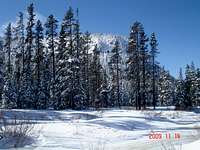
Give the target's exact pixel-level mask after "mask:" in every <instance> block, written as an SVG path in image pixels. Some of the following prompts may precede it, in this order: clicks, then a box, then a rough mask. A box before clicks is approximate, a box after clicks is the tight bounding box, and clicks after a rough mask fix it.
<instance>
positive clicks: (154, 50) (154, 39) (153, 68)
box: [150, 33, 158, 109]
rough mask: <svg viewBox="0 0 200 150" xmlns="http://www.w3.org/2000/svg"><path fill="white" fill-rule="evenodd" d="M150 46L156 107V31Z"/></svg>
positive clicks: (152, 35) (153, 95)
mask: <svg viewBox="0 0 200 150" xmlns="http://www.w3.org/2000/svg"><path fill="white" fill-rule="evenodd" d="M150 46H151V51H150V54H151V59H152V60H151V66H152V72H151V76H152V82H151V83H152V85H151V86H152V99H153V100H152V104H153V107H154V109H155V108H156V102H157V97H158V96H157V92H156V89H157V84H156V83H157V82H156V65H157V64H156V60H155V59H156V56H157V54H158V49H157V46H158V43H157V39H156V36H155V33H152V34H151V39H150Z"/></svg>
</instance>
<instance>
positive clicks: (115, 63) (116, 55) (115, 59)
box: [109, 41, 122, 107]
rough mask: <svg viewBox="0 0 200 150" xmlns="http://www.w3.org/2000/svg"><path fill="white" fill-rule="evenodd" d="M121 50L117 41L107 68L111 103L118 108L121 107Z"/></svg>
mask: <svg viewBox="0 0 200 150" xmlns="http://www.w3.org/2000/svg"><path fill="white" fill-rule="evenodd" d="M120 53H121V48H120V44H119V41H116V42H115V46H114V48H113V49H112V50H111V57H110V62H109V68H110V70H111V72H110V74H111V76H112V77H111V78H112V79H111V80H112V82H111V84H112V87H111V88H112V89H111V93H112V96H111V97H112V101H116V102H115V104H117V105H118V107H120V106H121V95H122V91H121V90H122V87H121V84H120V83H121V74H122V64H121V63H122V57H121V55H120Z"/></svg>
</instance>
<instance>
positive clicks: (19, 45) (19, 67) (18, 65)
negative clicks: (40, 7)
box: [13, 12, 25, 108]
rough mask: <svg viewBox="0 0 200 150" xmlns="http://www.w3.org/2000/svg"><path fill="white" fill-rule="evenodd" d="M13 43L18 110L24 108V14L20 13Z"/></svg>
mask: <svg viewBox="0 0 200 150" xmlns="http://www.w3.org/2000/svg"><path fill="white" fill-rule="evenodd" d="M13 33H14V35H13V43H15V46H14V48H13V49H14V52H15V67H14V68H15V71H14V80H15V81H14V83H15V86H16V94H17V108H22V99H21V88H22V82H21V80H22V77H23V76H22V74H23V72H24V63H25V52H24V47H25V41H24V38H25V37H24V18H23V13H22V12H19V15H18V20H17V23H16V26H15V27H14V31H13Z"/></svg>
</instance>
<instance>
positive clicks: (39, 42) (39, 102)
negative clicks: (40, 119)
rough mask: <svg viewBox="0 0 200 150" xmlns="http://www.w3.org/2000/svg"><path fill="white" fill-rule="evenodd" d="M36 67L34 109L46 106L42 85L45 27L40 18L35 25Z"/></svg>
mask: <svg viewBox="0 0 200 150" xmlns="http://www.w3.org/2000/svg"><path fill="white" fill-rule="evenodd" d="M35 30H36V32H35V49H36V52H35V58H34V62H35V69H34V71H35V72H34V74H35V75H34V86H35V87H34V94H35V97H34V98H35V100H34V109H38V108H46V106H45V105H44V91H43V87H42V76H43V70H44V66H43V63H44V56H43V55H44V52H43V49H44V45H43V38H44V36H43V27H42V23H41V21H40V20H38V21H37V23H36V27H35Z"/></svg>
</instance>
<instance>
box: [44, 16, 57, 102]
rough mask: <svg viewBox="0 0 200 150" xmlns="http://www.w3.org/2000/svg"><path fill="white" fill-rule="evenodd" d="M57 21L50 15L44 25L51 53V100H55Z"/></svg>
mask: <svg viewBox="0 0 200 150" xmlns="http://www.w3.org/2000/svg"><path fill="white" fill-rule="evenodd" d="M57 23H58V21H57V20H56V19H55V18H54V16H53V15H50V16H49V17H48V19H47V22H46V24H45V27H46V39H47V42H48V49H49V50H50V53H51V55H50V56H51V61H52V62H51V64H52V65H51V66H52V67H51V68H52V82H51V91H52V99H53V101H54V100H55V91H56V90H55V82H56V60H55V59H56V57H55V49H56V46H57V43H56V37H57V31H56V30H57V27H58V25H57Z"/></svg>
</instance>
